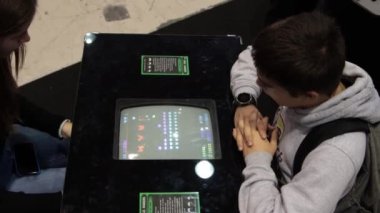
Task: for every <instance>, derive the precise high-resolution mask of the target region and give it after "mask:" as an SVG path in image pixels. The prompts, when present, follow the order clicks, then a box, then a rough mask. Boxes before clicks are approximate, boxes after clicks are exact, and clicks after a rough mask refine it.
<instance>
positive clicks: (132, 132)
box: [116, 105, 220, 160]
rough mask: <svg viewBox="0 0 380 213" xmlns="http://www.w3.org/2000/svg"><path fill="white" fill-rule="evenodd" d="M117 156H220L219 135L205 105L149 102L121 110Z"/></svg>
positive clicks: (186, 157)
mask: <svg viewBox="0 0 380 213" xmlns="http://www.w3.org/2000/svg"><path fill="white" fill-rule="evenodd" d="M119 122H120V123H119V131H118V132H119V134H118V140H117V142H118V144H117V150H116V151H117V153H118V155H117V159H119V160H133V159H215V158H220V146H219V136H218V135H217V134H216V133H217V131H215V128H216V126H213V124H214V125H216V123H215V122H212V118H211V113H210V111H209V110H208V109H206V108H201V107H194V106H184V105H148V106H138V107H127V108H124V109H121V110H120V121H119Z"/></svg>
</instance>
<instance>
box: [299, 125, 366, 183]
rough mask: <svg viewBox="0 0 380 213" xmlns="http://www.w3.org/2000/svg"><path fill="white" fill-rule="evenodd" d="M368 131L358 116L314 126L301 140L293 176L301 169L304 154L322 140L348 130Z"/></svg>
mask: <svg viewBox="0 0 380 213" xmlns="http://www.w3.org/2000/svg"><path fill="white" fill-rule="evenodd" d="M361 131H363V132H366V133H368V132H369V127H368V123H367V122H366V121H363V120H361V119H358V118H342V119H337V120H334V121H331V122H328V123H324V124H321V125H319V126H316V127H314V128H313V129H312V130H311V131H310V132H309V134H307V136H306V137H305V139H304V140H303V141H302V143H301V145H300V146H299V148H298V150H297V152H296V155H295V157H294V161H293V176H294V175H296V174H297V173H298V172H299V171H301V167H302V164H303V161H304V160H305V158H306V156H307V155H308V154H309V153H310V152H311V151H312V150H313V149H314V148H316V147H317V146H318V145H319V144H321V143H322V142H323V141H325V140H327V139H330V138H333V137H335V136H338V135H342V134H344V133H349V132H361Z"/></svg>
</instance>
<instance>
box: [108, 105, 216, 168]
mask: <svg viewBox="0 0 380 213" xmlns="http://www.w3.org/2000/svg"><path fill="white" fill-rule="evenodd" d="M154 105H157V106H160V105H176V106H188V107H199V108H203V109H206V110H208V111H209V114H210V119H211V125H212V127H213V128H212V133H213V139H214V158H212V159H206V160H214V159H221V158H222V152H221V145H220V136H219V122H218V115H217V109H216V103H215V101H214V100H212V99H146V98H122V99H117V100H116V110H115V125H114V140H113V153H112V157H113V159H114V160H120V161H124V160H128V159H119V135H120V116H121V111H122V110H124V109H126V108H132V107H144V106H154ZM136 160H153V159H134V160H131V161H136ZM157 160H205V159H199V158H194V159H157Z"/></svg>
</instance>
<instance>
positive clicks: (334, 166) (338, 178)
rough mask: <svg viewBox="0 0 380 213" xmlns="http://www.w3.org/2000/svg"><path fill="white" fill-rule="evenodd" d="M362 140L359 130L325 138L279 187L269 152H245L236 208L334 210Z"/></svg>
mask: <svg viewBox="0 0 380 213" xmlns="http://www.w3.org/2000/svg"><path fill="white" fill-rule="evenodd" d="M365 141H366V136H365V134H364V133H362V132H355V133H347V134H343V135H340V136H337V137H334V138H332V139H330V140H327V141H325V142H324V143H323V144H321V145H320V146H318V147H317V148H316V149H315V150H313V151H312V152H310V153H309V155H308V156H307V157H306V159H305V161H304V164H303V165H302V170H301V171H300V172H299V173H298V174H297V175H296V176H294V177H293V179H292V180H291V181H290V182H289V183H287V184H285V185H284V186H282V187H281V188H280V189H278V188H277V179H276V176H275V174H274V172H273V170H272V169H271V166H270V164H271V160H272V156H270V154H268V153H265V152H254V153H252V154H250V155H247V156H246V158H245V161H246V168H245V169H244V170H243V175H244V177H245V181H244V182H243V184H242V185H241V188H240V191H239V210H240V212H241V213H248V212H249V213H256V212H257V213H265V212H275V213H277V212H291V213H304V212H307V213H320V212H334V210H335V208H336V205H337V203H338V201H339V200H340V198H341V197H343V196H344V195H345V194H346V193H347V192H348V191H349V190H350V189H351V188H352V186H353V184H354V182H355V179H356V175H357V173H358V171H359V169H360V167H361V164H362V162H363V159H364V155H365V144H366V143H365ZM361 142H363V143H361Z"/></svg>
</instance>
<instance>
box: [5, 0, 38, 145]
mask: <svg viewBox="0 0 380 213" xmlns="http://www.w3.org/2000/svg"><path fill="white" fill-rule="evenodd" d="M36 7H37V0H0V37H6V36H9V35H11V34H14V33H16V32H18V31H19V30H20V28H21V27H22V26H23V25H25V24H27V23H28V22H30V21H31V20H32V19H33V16H34V14H35V12H36ZM12 56H13V57H14V62H15V64H14V65H15V66H14V67H15V71H14V75H15V76H16V77H17V76H18V72H19V69H20V68H21V66H22V64H23V61H24V56H25V47H24V45H21V46H20V47H19V49H17V50H15V51H14V52H13V54H10V55H9V56H5V57H0V137H1V136H5V135H6V134H7V133H8V132H9V131H10V130H11V126H12V123H13V122H14V121H15V119H16V117H17V115H18V113H17V108H18V107H17V103H16V99H17V97H16V91H17V83H16V80H15V78H14V77H13V72H12V65H11V62H12ZM0 139H1V138H0Z"/></svg>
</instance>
